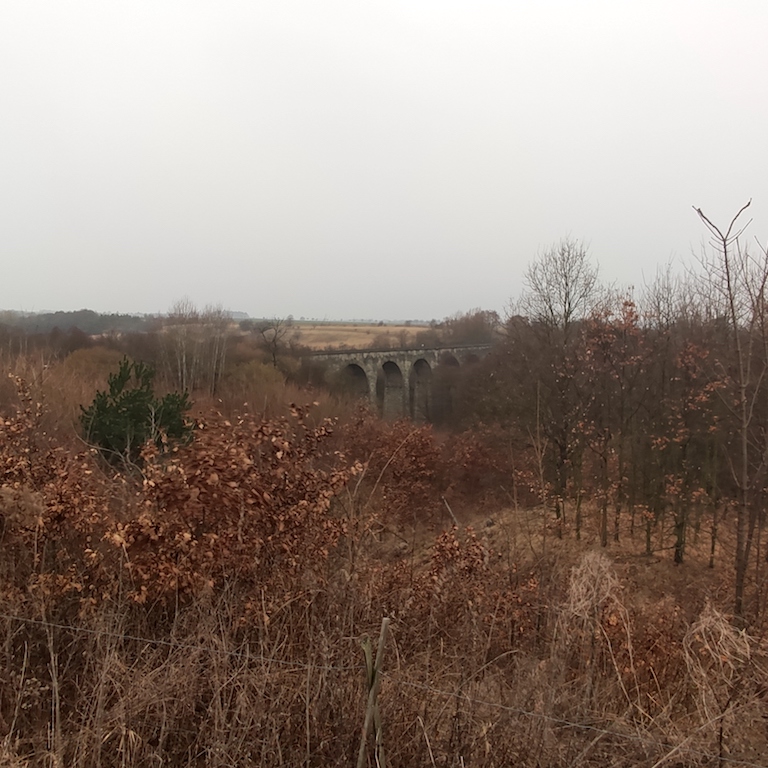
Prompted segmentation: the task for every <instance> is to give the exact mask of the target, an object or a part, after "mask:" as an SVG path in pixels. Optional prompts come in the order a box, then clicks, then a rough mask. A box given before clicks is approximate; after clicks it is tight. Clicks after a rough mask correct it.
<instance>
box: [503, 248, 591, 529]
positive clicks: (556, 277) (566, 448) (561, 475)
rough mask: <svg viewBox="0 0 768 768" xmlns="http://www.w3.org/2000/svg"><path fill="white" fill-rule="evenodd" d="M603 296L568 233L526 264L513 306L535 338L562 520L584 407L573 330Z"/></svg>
mask: <svg viewBox="0 0 768 768" xmlns="http://www.w3.org/2000/svg"><path fill="white" fill-rule="evenodd" d="M602 295H603V290H602V288H601V286H600V283H599V281H598V268H597V267H596V266H595V265H594V264H593V263H592V261H591V260H590V257H589V254H588V253H587V250H586V248H585V247H584V245H583V244H582V243H580V242H579V241H576V240H573V239H572V238H569V237H567V238H564V239H562V240H561V241H560V242H559V243H557V244H555V245H553V246H552V247H551V248H549V249H548V250H546V251H544V252H543V253H541V254H539V256H537V258H536V259H535V260H534V261H533V262H532V263H531V264H530V265H529V267H528V269H527V270H526V273H525V291H524V292H523V295H522V296H521V298H520V301H519V303H518V305H517V307H516V309H517V312H518V314H521V315H524V316H527V318H528V322H529V323H530V326H529V327H530V329H531V330H532V332H533V334H534V336H537V337H538V338H537V344H538V348H537V349H536V352H535V356H536V358H537V360H538V362H537V364H536V367H537V371H538V373H537V379H538V381H537V382H536V385H537V392H538V393H539V401H540V404H539V406H538V409H539V412H540V414H541V419H542V430H543V432H544V435H545V437H546V438H547V440H548V442H549V444H550V445H551V449H552V451H553V455H552V462H553V463H552V467H553V470H554V477H553V478H552V479H553V485H554V499H555V503H554V506H555V514H556V515H557V517H558V518H563V519H564V518H565V497H566V492H567V488H568V482H569V474H570V469H569V467H570V466H572V465H574V464H577V463H578V457H577V456H576V451H577V450H578V445H579V440H580V436H579V435H578V434H577V429H578V424H579V422H580V421H581V418H582V416H583V408H584V402H583V398H582V396H581V393H580V392H579V391H578V387H577V378H578V377H577V373H578V371H579V369H580V367H581V366H582V365H583V363H584V358H583V354H580V353H579V349H578V348H579V344H580V339H579V334H576V333H574V329H576V328H577V326H578V322H579V321H581V320H584V319H585V318H587V317H589V316H590V315H591V314H592V313H593V312H594V311H595V309H596V307H597V306H598V305H599V303H600V301H601V297H602ZM516 327H519V326H517V325H515V324H513V323H511V322H508V323H507V333H508V341H509V342H510V343H512V344H515V343H517V342H516V341H515V339H514V338H513V337H514V336H515V328H516ZM532 383H533V382H532ZM531 391H533V389H531Z"/></svg>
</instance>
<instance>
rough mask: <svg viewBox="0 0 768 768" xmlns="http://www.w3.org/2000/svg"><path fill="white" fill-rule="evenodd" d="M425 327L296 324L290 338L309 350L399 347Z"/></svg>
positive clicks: (373, 324) (363, 324)
mask: <svg viewBox="0 0 768 768" xmlns="http://www.w3.org/2000/svg"><path fill="white" fill-rule="evenodd" d="M424 327H425V326H418V325H377V324H375V323H312V322H296V321H294V324H293V326H292V331H291V334H290V338H292V339H295V341H297V342H298V343H300V344H303V345H304V346H307V347H310V348H312V349H327V348H329V347H335V348H338V347H346V348H348V349H362V348H364V347H370V346H375V347H388V346H391V347H399V346H401V344H402V343H405V344H407V343H408V341H409V340H412V339H413V337H414V336H415V335H416V333H418V332H419V331H423V330H424Z"/></svg>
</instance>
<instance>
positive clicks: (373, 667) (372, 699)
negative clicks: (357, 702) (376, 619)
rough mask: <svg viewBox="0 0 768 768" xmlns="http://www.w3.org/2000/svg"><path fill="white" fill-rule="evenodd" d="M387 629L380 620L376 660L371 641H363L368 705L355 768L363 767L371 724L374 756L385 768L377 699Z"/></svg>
mask: <svg viewBox="0 0 768 768" xmlns="http://www.w3.org/2000/svg"><path fill="white" fill-rule="evenodd" d="M388 629H389V619H388V618H386V617H385V618H383V619H382V620H381V631H380V633H379V645H378V648H377V649H376V658H375V659H373V649H372V648H371V639H370V638H369V637H366V638H365V640H363V652H364V653H365V667H366V669H365V671H366V675H367V679H368V704H367V707H366V710H365V721H364V723H363V733H362V736H361V737H360V751H359V752H358V753H357V768H364V767H365V746H366V743H367V741H368V733H369V732H370V730H371V722H374V723H375V725H376V754H377V756H378V764H379V766H380V768H386V762H385V759H384V744H383V737H382V728H381V714H380V713H379V704H378V701H377V697H378V695H379V688H380V686H381V665H382V662H383V660H384V644H385V643H386V640H387V630H388Z"/></svg>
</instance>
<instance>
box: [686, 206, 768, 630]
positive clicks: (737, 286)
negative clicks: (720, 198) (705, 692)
mask: <svg viewBox="0 0 768 768" xmlns="http://www.w3.org/2000/svg"><path fill="white" fill-rule="evenodd" d="M750 203H751V201H750V202H748V203H746V205H743V206H742V207H741V209H740V210H739V211H738V213H737V214H736V215H735V216H734V217H733V218H732V219H731V221H730V223H729V225H728V228H727V229H726V230H725V231H723V230H721V229H720V228H719V227H718V226H717V225H715V224H714V223H713V222H712V221H711V220H710V219H709V218H708V217H707V216H706V215H705V214H704V213H703V211H702V210H701V208H695V207H694V210H695V211H696V213H697V214H698V216H699V218H700V219H701V221H702V222H703V223H704V225H705V226H706V227H707V229H708V230H709V233H710V235H711V244H712V251H711V252H710V253H708V254H705V255H704V256H702V258H701V265H702V267H703V268H704V272H705V275H704V278H703V282H704V289H705V290H706V291H707V294H708V299H709V301H710V302H713V303H714V307H713V309H714V313H715V316H716V318H718V319H722V320H724V321H725V322H726V324H727V328H728V334H729V338H730V354H731V355H733V358H732V362H731V361H728V360H723V361H720V365H719V370H718V375H719V376H720V378H721V380H722V381H723V382H724V383H726V385H727V387H726V389H724V390H723V392H722V401H723V404H724V406H725V407H726V409H727V411H728V412H729V413H730V415H731V418H732V420H733V423H734V426H735V430H734V431H735V434H736V441H737V445H738V450H737V451H735V452H734V453H735V454H736V455H731V454H729V455H728V456H727V457H726V458H727V461H728V462H729V465H730V467H731V472H732V475H733V479H734V482H735V484H736V487H737V490H738V500H739V503H738V514H737V522H736V554H735V570H736V584H735V600H734V612H735V614H736V616H738V617H740V618H743V617H744V588H745V581H746V575H747V567H748V563H749V557H750V552H751V549H752V545H753V542H754V532H755V526H756V523H757V504H756V501H757V499H756V496H757V494H758V492H759V490H760V488H761V487H762V485H763V484H764V482H765V471H766V458H767V457H768V436H767V435H766V432H765V429H762V428H760V425H758V424H757V414H758V413H759V406H760V403H761V400H762V399H763V398H764V397H765V390H766V384H767V383H768V382H766V374H768V357H767V356H766V351H768V327H767V325H766V321H767V320H768V318H767V317H766V287H767V286H768V252H766V250H765V249H764V248H760V253H759V254H758V255H757V256H753V255H752V254H751V253H750V252H749V250H748V249H747V248H745V247H742V245H741V243H740V241H739V238H740V236H741V235H742V234H743V233H744V230H745V229H746V228H747V227H748V226H749V223H750V222H747V223H746V224H744V225H743V226H742V225H740V224H739V219H740V217H741V216H742V214H743V213H744V211H746V209H747V208H749V206H750Z"/></svg>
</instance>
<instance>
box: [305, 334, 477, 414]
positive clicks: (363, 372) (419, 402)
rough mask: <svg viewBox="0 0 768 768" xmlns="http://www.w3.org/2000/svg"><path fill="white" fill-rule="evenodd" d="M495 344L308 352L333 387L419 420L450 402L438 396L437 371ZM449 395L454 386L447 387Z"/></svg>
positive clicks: (464, 361) (474, 358) (471, 358)
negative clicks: (436, 393)
mask: <svg viewBox="0 0 768 768" xmlns="http://www.w3.org/2000/svg"><path fill="white" fill-rule="evenodd" d="M490 348H491V345H490V344H473V345H467V346H454V347H439V348H424V347H421V348H417V349H389V350H377V349H350V350H339V351H336V352H315V353H313V354H312V355H309V356H308V359H309V360H311V361H312V362H313V363H316V364H320V365H323V366H324V367H325V368H326V380H327V381H328V383H329V384H330V385H331V388H332V389H335V390H336V391H341V392H344V393H347V394H349V395H353V396H357V397H366V398H368V399H369V400H370V401H371V403H372V404H373V405H374V406H376V407H377V408H378V410H379V413H380V414H381V415H382V416H383V417H384V418H385V419H397V418H401V417H403V416H408V417H410V418H411V419H413V420H414V421H417V422H423V421H432V420H433V416H434V413H433V410H434V408H435V407H442V408H443V409H445V408H446V407H447V408H450V403H448V404H446V403H441V404H438V403H436V402H435V401H434V394H435V393H434V392H433V373H434V372H436V371H440V370H445V369H446V368H451V367H453V368H456V367H458V366H461V365H466V364H468V363H472V362H476V361H478V360H479V359H480V358H481V357H484V356H485V355H486V354H487V353H488V350H490ZM445 391H447V392H448V396H450V390H449V389H448V390H445Z"/></svg>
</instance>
